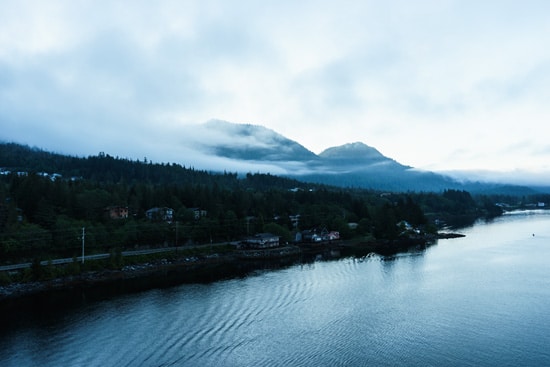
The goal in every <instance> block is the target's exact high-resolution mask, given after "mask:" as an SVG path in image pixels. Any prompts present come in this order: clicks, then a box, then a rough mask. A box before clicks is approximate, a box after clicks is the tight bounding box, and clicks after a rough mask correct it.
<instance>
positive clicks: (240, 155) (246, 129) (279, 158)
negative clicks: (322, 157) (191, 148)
mask: <svg viewBox="0 0 550 367" xmlns="http://www.w3.org/2000/svg"><path fill="white" fill-rule="evenodd" d="M201 127H202V128H203V129H204V130H205V131H204V132H205V135H207V136H208V139H202V140H201V141H196V146H197V147H199V148H200V149H202V150H204V151H207V152H210V153H212V154H214V155H216V156H219V157H225V158H231V159H237V160H245V161H269V162H288V161H300V162H307V161H315V160H317V159H318V157H317V156H316V155H315V153H313V152H311V151H309V150H307V149H306V148H305V147H303V146H302V145H300V144H298V143H297V142H295V141H293V140H290V139H287V138H285V137H284V136H282V135H281V134H278V133H276V132H275V131H273V130H270V129H268V128H265V127H263V126H259V125H251V124H234V123H230V122H227V121H221V120H210V121H208V122H206V123H205V124H203V125H202V126H201ZM199 136H203V134H200V135H199Z"/></svg>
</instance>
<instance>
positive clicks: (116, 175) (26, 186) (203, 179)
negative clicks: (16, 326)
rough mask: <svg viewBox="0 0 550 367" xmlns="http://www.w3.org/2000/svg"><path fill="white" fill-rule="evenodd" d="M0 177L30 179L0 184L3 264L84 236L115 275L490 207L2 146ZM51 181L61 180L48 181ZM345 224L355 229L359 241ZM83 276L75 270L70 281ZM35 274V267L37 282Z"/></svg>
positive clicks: (449, 195)
mask: <svg viewBox="0 0 550 367" xmlns="http://www.w3.org/2000/svg"><path fill="white" fill-rule="evenodd" d="M0 168H3V169H5V170H10V171H11V172H18V171H25V172H28V174H26V175H22V174H19V175H18V174H15V173H12V174H3V175H1V176H0V200H1V202H0V256H1V259H0V262H6V261H15V260H24V259H26V260H27V261H29V259H33V258H37V257H41V258H56V257H69V258H70V257H73V256H80V253H81V244H82V228H83V227H84V228H85V232H86V235H85V246H86V254H94V253H109V252H110V251H114V252H113V255H112V256H111V259H110V265H109V266H111V267H113V268H119V267H121V266H122V262H121V259H120V258H119V255H118V254H119V253H120V252H121V251H122V250H125V249H136V248H145V247H164V246H173V245H176V244H177V245H178V246H182V245H184V244H186V243H210V242H213V243H215V242H228V241H233V240H238V239H240V238H242V237H243V236H247V235H252V234H255V233H258V232H264V231H269V232H274V233H276V234H278V235H280V236H281V237H282V238H283V241H288V240H290V239H292V238H294V234H293V231H296V230H304V229H314V228H315V229H317V228H320V229H323V228H324V229H327V230H329V231H332V230H335V231H339V232H340V235H341V237H342V238H351V237H353V236H355V235H361V236H367V235H369V236H370V235H372V234H374V236H375V237H377V238H394V237H395V236H397V235H398V230H399V229H398V227H397V226H396V224H397V223H398V222H399V221H402V220H406V221H407V222H409V223H410V224H411V225H413V226H415V227H426V226H427V225H428V224H429V223H428V220H427V219H426V216H425V215H424V213H425V212H447V211H449V212H459V213H472V212H474V213H475V212H476V211H477V210H478V208H479V207H481V208H485V210H487V211H488V210H489V209H490V208H491V203H490V201H489V200H485V201H483V205H481V206H478V204H477V202H476V200H474V199H473V198H472V197H471V196H470V194H469V193H467V192H465V191H457V190H447V191H445V192H443V193H442V194H430V193H427V194H391V195H389V196H387V195H381V194H380V193H379V192H374V191H369V190H361V189H341V188H334V187H328V186H323V185H313V184H306V183H303V182H299V181H296V180H290V179H285V178H281V177H277V176H273V175H269V174H251V173H249V174H247V175H246V176H245V177H238V176H237V174H232V173H227V172H225V173H223V174H211V173H207V172H201V171H196V170H194V169H190V168H185V167H182V166H180V165H176V164H153V163H151V162H143V161H131V160H128V159H121V158H114V157H111V156H109V155H106V154H99V155H98V156H93V157H88V158H76V157H67V156H62V155H58V154H52V153H47V152H43V151H40V150H37V149H31V148H28V147H23V146H19V145H15V144H0ZM33 172H48V173H49V174H50V176H49V177H48V176H45V175H43V174H41V175H38V174H35V173H33ZM53 173H57V174H59V175H61V177H56V178H55V179H52V176H51V175H52V174H53ZM113 206H117V207H122V208H128V217H127V218H111V217H110V216H109V211H108V210H107V209H108V208H109V207H113ZM153 207H161V208H162V207H168V208H172V209H173V210H174V217H173V218H172V221H167V220H158V219H159V218H157V220H155V221H153V220H149V219H148V218H147V217H146V212H147V210H149V209H151V208H153ZM196 210H198V211H196ZM197 213H198V215H197ZM201 213H202V214H201ZM296 215H299V220H298V221H294V222H293V221H292V220H291V219H290V218H291V216H296ZM349 222H354V223H359V226H358V228H357V230H356V231H353V230H351V229H350V227H349V226H348V223H349ZM112 249H116V250H112ZM88 266H91V265H85V266H84V268H83V269H81V268H80V267H79V266H76V264H73V265H72V268H71V270H70V272H71V273H78V272H80V271H81V270H86V269H87V267H88ZM41 271H42V270H41V268H40V267H38V266H36V269H34V270H33V274H34V273H39V272H41ZM39 275H40V276H42V277H43V276H44V274H39ZM33 276H34V275H33ZM46 276H50V275H46Z"/></svg>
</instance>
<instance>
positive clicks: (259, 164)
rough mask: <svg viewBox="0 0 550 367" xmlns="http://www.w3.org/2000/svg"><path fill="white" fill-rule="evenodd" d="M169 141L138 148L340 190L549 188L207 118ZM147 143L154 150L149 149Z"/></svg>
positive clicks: (208, 167)
mask: <svg viewBox="0 0 550 367" xmlns="http://www.w3.org/2000/svg"><path fill="white" fill-rule="evenodd" d="M170 141H171V143H163V144H162V145H163V146H162V149H159V148H158V145H157V147H156V148H154V147H155V146H154V145H148V146H144V147H141V148H142V150H143V154H151V153H152V152H154V153H156V156H157V161H163V162H166V160H167V159H168V160H170V161H171V162H174V163H178V164H182V165H183V166H184V167H192V168H196V169H198V170H205V171H208V172H232V173H237V174H240V175H244V174H247V173H269V174H271V175H277V176H281V177H286V178H290V179H294V180H299V181H302V182H310V183H318V184H326V185H332V186H339V187H345V188H364V189H374V190H380V191H394V192H406V191H434V192H438V191H443V190H446V189H458V190H467V191H470V192H472V193H484V194H503V195H514V196H517V195H530V194H533V193H536V192H550V188H548V187H546V185H537V186H536V187H535V186H534V185H529V184H527V183H526V184H523V185H517V184H510V181H506V180H501V181H494V182H490V181H489V180H479V179H475V178H476V176H473V177H474V179H468V176H467V174H464V173H463V174H461V175H460V176H457V175H454V177H453V176H451V175H446V174H440V173H435V172H430V171H423V170H419V169H416V168H413V167H410V166H406V165H403V164H401V163H399V162H397V161H395V160H394V159H392V158H389V157H386V156H385V155H383V154H382V153H381V152H380V151H378V150H377V149H376V148H374V147H371V146H368V145H367V144H364V143H362V142H354V143H348V144H344V145H341V146H337V147H331V148H328V149H326V150H325V151H323V152H322V153H320V154H318V155H317V154H315V153H313V152H311V151H310V150H308V149H307V148H305V147H304V146H302V145H301V144H299V143H298V142H296V141H294V140H291V139H288V138H286V137H285V136H283V135H281V134H279V133H277V132H275V131H273V130H271V129H268V128H265V127H263V126H260V125H251V124H235V123H231V122H226V121H220V120H211V121H208V122H206V123H203V124H196V125H185V126H183V127H181V128H180V129H179V130H178V131H176V132H174V134H173V136H171V137H170ZM22 143H24V142H22ZM151 147H153V149H155V150H153V151H152V150H151ZM138 148H139V147H138ZM147 148H149V149H147ZM100 154H103V153H102V152H101V153H100ZM165 154H168V156H166V158H164V159H162V160H159V159H158V157H162V156H164V155H165ZM4 158H5V157H4ZM19 161H20V160H19ZM4 166H6V167H10V165H9V164H8V162H1V161H0V169H1V168H2V167H4ZM23 166H24V165H23ZM40 170H44V169H43V168H40Z"/></svg>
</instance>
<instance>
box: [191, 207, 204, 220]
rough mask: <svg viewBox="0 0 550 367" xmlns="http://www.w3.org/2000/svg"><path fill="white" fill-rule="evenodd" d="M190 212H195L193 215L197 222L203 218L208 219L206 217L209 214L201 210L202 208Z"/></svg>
mask: <svg viewBox="0 0 550 367" xmlns="http://www.w3.org/2000/svg"><path fill="white" fill-rule="evenodd" d="M189 210H191V211H192V212H193V215H194V216H195V220H199V219H201V218H202V217H206V215H207V214H208V212H207V211H206V210H204V209H200V208H190V209H189Z"/></svg>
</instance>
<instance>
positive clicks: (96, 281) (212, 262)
mask: <svg viewBox="0 0 550 367" xmlns="http://www.w3.org/2000/svg"><path fill="white" fill-rule="evenodd" d="M463 236H464V235H462V234H457V233H439V234H436V235H423V236H417V237H408V238H402V239H398V240H387V241H375V242H365V243H361V242H359V243H353V244H352V243H347V242H336V243H334V242H332V243H330V244H318V245H311V244H310V245H304V246H284V247H279V248H275V249H269V250H246V251H239V250H236V251H234V252H229V253H225V254H212V255H209V256H204V257H184V258H178V259H175V260H168V259H160V260H156V261H151V262H147V263H143V264H137V265H127V266H124V267H122V268H121V269H120V270H109V269H105V270H101V271H88V272H84V273H82V274H78V275H71V276H66V277H62V278H55V279H51V280H45V281H32V282H23V283H12V284H8V285H4V286H0V303H2V302H6V301H10V300H14V299H18V298H22V297H26V296H32V295H36V294H47V293H50V292H58V291H72V290H78V289H81V290H85V289H90V288H98V287H103V286H105V285H110V284H115V283H116V284H119V285H120V284H122V285H123V286H124V287H127V286H131V284H132V283H133V282H135V281H136V280H144V279H148V278H150V279H159V283H163V281H162V279H165V278H166V277H167V276H168V275H174V278H175V281H176V282H180V283H184V282H186V281H187V282H207V281H212V280H216V279H218V278H220V277H222V278H223V277H228V276H231V275H234V274H242V273H243V272H246V271H249V270H250V269H252V268H254V267H256V266H259V267H265V266H266V264H268V263H273V264H275V263H279V260H280V259H288V258H291V259H294V260H295V259H296V258H298V257H300V256H302V255H303V256H305V255H306V254H307V255H311V254H312V253H323V252H324V251H327V250H333V249H342V250H345V251H344V254H345V255H352V256H353V255H354V254H357V255H359V256H360V255H361V254H364V253H377V254H379V255H383V256H388V255H394V254H396V253H398V252H403V251H407V250H408V249H409V248H411V247H418V246H426V245H429V244H430V243H433V242H435V240H437V239H450V238H458V237H463ZM255 261H256V263H254V262H255ZM289 261H290V260H289ZM153 283H154V282H153ZM153 286H154V284H153Z"/></svg>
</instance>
